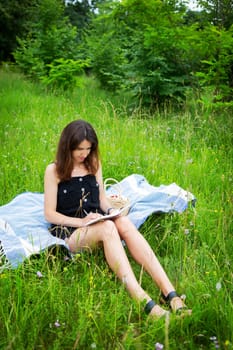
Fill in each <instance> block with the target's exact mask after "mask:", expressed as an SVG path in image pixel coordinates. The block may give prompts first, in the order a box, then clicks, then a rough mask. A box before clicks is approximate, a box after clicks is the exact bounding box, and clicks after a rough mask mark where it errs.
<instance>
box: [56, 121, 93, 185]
mask: <svg viewBox="0 0 233 350" xmlns="http://www.w3.org/2000/svg"><path fill="white" fill-rule="evenodd" d="M84 140H87V141H89V142H90V143H91V151H90V153H89V155H88V156H87V158H86V159H85V161H84V164H85V166H86V168H87V169H88V171H89V172H90V173H92V174H96V172H97V170H98V167H99V148H98V138H97V135H96V132H95V130H94V129H93V127H92V126H91V124H89V123H88V122H86V121H85V120H81V119H79V120H74V121H73V122H71V123H69V124H68V125H67V126H66V127H65V128H64V129H63V131H62V133H61V136H60V140H59V142H58V148H57V155H56V170H57V175H58V177H59V179H60V180H61V181H64V180H69V179H70V178H71V172H72V170H73V160H72V151H74V150H75V149H77V147H78V145H79V144H80V143H81V142H82V141H84Z"/></svg>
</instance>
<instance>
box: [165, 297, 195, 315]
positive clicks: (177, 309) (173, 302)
mask: <svg viewBox="0 0 233 350" xmlns="http://www.w3.org/2000/svg"><path fill="white" fill-rule="evenodd" d="M163 299H164V300H165V301H166V302H167V303H169V305H170V307H171V309H172V311H173V312H174V313H176V314H177V315H184V316H185V315H191V313H192V310H191V309H188V308H187V306H186V305H185V303H184V298H182V297H180V296H179V295H177V293H176V292H175V291H172V292H170V293H168V295H167V296H166V297H165V296H163Z"/></svg>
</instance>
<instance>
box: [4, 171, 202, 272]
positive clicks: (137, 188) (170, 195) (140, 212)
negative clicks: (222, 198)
mask: <svg viewBox="0 0 233 350" xmlns="http://www.w3.org/2000/svg"><path fill="white" fill-rule="evenodd" d="M119 184H120V188H121V191H122V192H121V193H122V195H123V196H125V197H127V198H128V199H129V200H130V204H131V207H130V211H129V214H128V216H129V218H130V219H131V221H132V222H133V223H134V224H135V226H136V227H137V228H139V227H140V226H141V225H142V224H143V223H144V222H145V220H146V219H147V217H148V216H150V215H151V214H152V213H158V212H161V213H171V212H178V213H181V212H183V211H184V210H185V209H186V208H187V206H188V203H189V202H191V203H192V204H193V205H194V203H195V197H194V195H193V194H192V193H190V192H188V191H185V190H183V189H182V188H181V187H179V186H178V185H176V184H175V183H173V184H170V185H161V186H159V187H155V186H152V185H150V184H149V183H148V182H147V180H146V179H145V177H143V176H142V175H137V174H133V175H130V176H128V177H126V178H125V179H123V180H122V181H121V182H120V183H119ZM116 187H117V185H113V186H111V187H109V188H108V189H107V193H108V194H111V193H113V194H115V193H116ZM43 202H44V195H43V194H42V193H32V192H25V193H22V194H19V195H18V196H16V197H15V198H14V199H13V200H12V201H11V202H10V203H8V204H6V205H3V206H2V207H0V242H1V248H0V254H1V255H2V256H3V255H4V256H5V257H6V261H5V264H4V265H2V267H0V271H1V270H3V269H4V268H6V267H13V268H14V267H17V266H18V265H19V264H20V263H21V262H22V261H23V260H24V259H25V258H27V257H29V256H30V255H32V254H37V253H39V252H41V251H43V250H44V249H46V248H48V247H50V246H53V245H63V246H66V245H65V243H64V241H63V240H61V239H58V238H55V237H54V236H52V235H51V234H50V233H49V231H48V226H49V223H48V222H47V221H46V220H45V218H44V213H43Z"/></svg>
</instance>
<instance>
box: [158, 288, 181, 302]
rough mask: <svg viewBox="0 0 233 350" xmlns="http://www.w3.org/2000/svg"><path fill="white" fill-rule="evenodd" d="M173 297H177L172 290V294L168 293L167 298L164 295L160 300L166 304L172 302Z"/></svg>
mask: <svg viewBox="0 0 233 350" xmlns="http://www.w3.org/2000/svg"><path fill="white" fill-rule="evenodd" d="M175 297H179V295H178V294H177V293H176V291H175V290H173V291H172V292H170V293H168V295H167V296H165V295H164V294H163V295H162V298H163V299H164V300H165V301H166V302H167V303H170V302H171V301H172V299H173V298H175Z"/></svg>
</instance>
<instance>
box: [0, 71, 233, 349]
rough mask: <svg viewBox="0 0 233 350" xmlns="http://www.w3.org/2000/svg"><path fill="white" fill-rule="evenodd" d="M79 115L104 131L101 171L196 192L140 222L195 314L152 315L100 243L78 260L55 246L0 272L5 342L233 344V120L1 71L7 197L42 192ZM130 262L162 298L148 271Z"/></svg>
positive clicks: (1, 162)
mask: <svg viewBox="0 0 233 350" xmlns="http://www.w3.org/2000/svg"><path fill="white" fill-rule="evenodd" d="M76 118H83V119H86V120H88V121H90V122H91V123H92V124H93V125H94V127H95V128H96V130H97V132H98V135H99V139H100V149H101V155H102V163H103V167H104V177H105V178H107V177H115V178H116V179H118V180H121V179H122V178H124V177H126V176H128V175H130V174H133V173H137V174H142V175H144V176H145V177H146V178H147V180H148V181H149V182H150V183H151V184H152V185H155V186H157V185H160V184H170V183H172V182H176V183H177V184H178V185H180V186H181V187H182V188H184V189H187V190H189V191H191V192H192V193H194V194H195V196H196V197H197V205H196V209H195V210H193V209H191V208H189V209H188V210H187V211H185V212H184V213H183V214H181V215H178V214H176V215H161V216H158V215H153V216H151V217H150V218H148V220H147V221H146V223H144V225H143V226H142V227H141V232H142V233H143V235H144V236H145V237H146V238H147V239H148V241H149V242H150V244H151V245H152V247H153V249H154V251H155V252H156V254H157V255H158V257H159V259H160V261H161V263H162V264H163V266H164V267H165V269H166V271H167V273H168V275H169V277H170V278H171V280H172V281H173V283H174V284H175V286H176V288H177V290H178V291H179V292H181V293H185V294H186V296H187V303H188V305H189V306H190V307H192V309H193V315H192V317H190V318H185V319H179V318H175V317H171V318H170V320H168V322H167V323H164V321H162V320H160V321H151V320H148V319H147V318H146V317H145V315H144V313H143V311H142V307H140V305H138V304H137V303H135V302H133V301H132V300H131V298H130V297H129V296H128V294H127V292H126V291H125V290H124V287H123V286H122V285H121V284H120V283H119V282H118V281H117V279H116V278H115V276H114V275H113V274H112V272H111V271H110V270H109V268H108V267H107V265H106V263H105V260H104V256H103V252H102V251H98V252H97V253H96V254H92V255H91V254H84V255H82V256H77V257H76V259H75V260H72V261H64V259H63V254H62V253H61V254H60V255H59V254H58V256H56V255H54V254H51V253H49V252H48V253H43V254H41V256H39V257H33V258H31V259H30V260H29V261H25V263H24V264H23V265H22V266H19V267H18V268H17V269H15V270H5V271H4V272H3V273H2V274H1V275H0V295H1V303H0V349H17V350H21V349H22V350H23V349H28V350H31V349H49V350H50V349H54V350H55V349H69V350H70V349H110V350H112V349H127V350H128V349H130V350H131V349H143V350H144V349H148V350H149V349H154V348H155V343H157V342H159V343H161V344H163V345H164V348H166V349H170V350H173V349H176V350H177V349H180V350H181V349H182V350H183V349H194V350H196V349H215V348H216V343H214V340H213V339H212V338H211V337H216V339H217V341H218V344H219V345H220V348H221V349H232V348H233V345H232V343H233V336H232V325H233V301H232V296H233V275H232V263H233V261H232V257H233V253H232V252H233V240H232V232H233V227H232V226H233V225H232V214H233V204H232V199H233V193H232V188H233V167H232V165H233V164H232V163H233V151H232V133H233V121H232V116H231V115H230V114H226V113H224V112H222V113H219V111H218V114H217V113H216V112H214V111H211V110H208V111H207V110H205V109H204V108H203V107H200V106H199V105H198V103H196V104H194V103H192V106H191V107H190V106H189V107H187V108H186V109H185V110H184V111H183V113H177V114H175V113H172V112H166V113H165V114H162V113H155V114H154V115H146V114H145V113H143V114H142V113H140V112H139V111H131V113H129V108H127V99H126V98H125V97H124V98H123V97H122V96H117V95H116V96H113V95H110V94H109V93H107V92H104V91H101V90H100V89H99V87H98V84H97V83H96V81H95V80H94V79H93V78H85V79H84V80H83V88H82V89H79V90H78V91H75V92H73V93H72V94H71V95H70V96H69V95H68V94H66V95H62V96H61V95H59V94H57V95H56V94H51V93H49V92H48V93H45V92H44V91H43V90H42V89H41V87H40V86H36V85H33V84H31V83H30V82H28V81H26V80H24V79H23V78H22V77H21V76H20V75H18V74H17V73H13V72H9V71H6V70H2V71H0V126H1V128H0V139H1V144H0V185H1V192H0V205H4V204H6V203H8V202H9V201H10V200H12V199H13V198H14V197H15V196H16V195H17V194H19V193H21V192H24V191H32V192H43V176H44V170H45V167H46V165H47V164H48V163H49V162H51V161H53V159H54V153H55V149H56V144H57V141H58V138H59V135H60V132H61V130H62V129H63V127H64V126H65V125H66V124H67V123H68V122H70V121H72V120H73V119H76ZM130 260H131V261H132V259H131V258H130ZM132 265H133V268H134V270H135V273H136V275H137V276H138V278H139V276H141V278H142V285H143V287H144V288H145V289H147V290H148V291H149V292H150V293H151V294H152V295H153V296H154V298H156V299H158V298H159V290H158V289H157V288H155V286H154V285H153V283H152V282H151V279H150V278H149V277H148V276H147V275H146V274H145V273H144V272H143V271H141V268H140V267H139V266H137V265H136V264H135V263H134V262H133V261H132ZM38 271H39V272H40V273H41V274H42V277H39V276H38V274H37V272H38ZM218 286H220V289H219V288H218Z"/></svg>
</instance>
